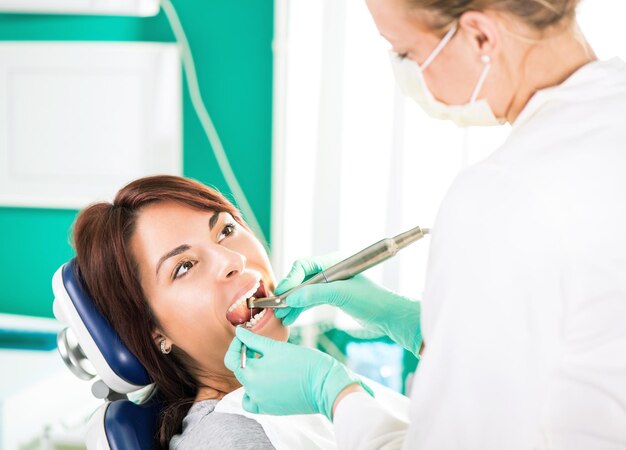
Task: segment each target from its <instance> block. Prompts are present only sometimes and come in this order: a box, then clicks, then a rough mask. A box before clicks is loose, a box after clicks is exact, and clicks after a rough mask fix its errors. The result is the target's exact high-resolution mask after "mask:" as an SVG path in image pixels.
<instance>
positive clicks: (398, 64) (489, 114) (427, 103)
mask: <svg viewBox="0 0 626 450" xmlns="http://www.w3.org/2000/svg"><path fill="white" fill-rule="evenodd" d="M455 32H456V26H454V27H453V28H452V29H451V30H450V31H448V33H446V35H445V36H444V37H443V39H442V40H441V42H439V44H438V45H437V47H435V49H434V50H433V52H432V53H431V54H430V56H428V58H426V60H425V61H424V63H423V64H422V66H421V67H420V66H419V65H418V64H417V63H416V62H415V61H412V60H410V59H408V58H401V57H399V56H398V55H397V54H396V53H394V52H391V54H390V59H391V66H392V67H393V73H394V75H395V78H396V81H397V82H398V85H400V89H401V90H402V92H403V94H404V95H406V96H408V97H411V98H412V99H413V100H415V101H416V102H417V104H418V105H420V106H421V107H422V108H423V109H424V111H426V113H427V114H428V115H429V116H431V117H433V118H435V119H444V120H452V121H453V122H454V123H456V124H457V125H458V126H460V127H468V126H490V125H501V124H502V123H503V122H504V121H503V120H498V119H497V118H496V116H495V115H494V113H493V111H492V110H491V107H490V106H489V103H487V100H485V99H482V100H477V97H478V94H479V93H480V89H481V88H482V86H483V83H484V82H485V79H486V78H487V74H488V73H489V69H490V68H491V60H490V59H489V56H487V55H483V58H482V61H483V62H484V64H485V68H484V69H483V72H482V73H481V75H480V78H479V79H478V83H476V87H475V88H474V92H473V93H472V97H471V98H470V101H469V103H466V104H463V105H447V104H445V103H442V102H440V101H438V100H437V99H435V97H434V96H433V95H432V93H431V92H430V90H429V89H428V86H427V85H426V80H424V76H423V72H424V71H425V70H426V68H427V67H428V66H429V65H430V64H431V63H432V62H433V60H434V59H435V57H436V56H437V55H439V53H440V52H441V50H442V49H443V48H444V47H445V45H446V44H447V43H448V42H449V41H450V39H452V36H454V33H455Z"/></svg>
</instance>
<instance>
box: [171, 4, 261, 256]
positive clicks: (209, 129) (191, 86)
mask: <svg viewBox="0 0 626 450" xmlns="http://www.w3.org/2000/svg"><path fill="white" fill-rule="evenodd" d="M161 8H162V9H163V12H164V13H165V16H166V17H167V20H168V21H169V23H170V26H171V27H172V31H173V32H174V36H175V38H176V43H177V44H178V46H179V48H180V53H181V59H182V62H183V68H184V70H185V75H186V76H185V79H186V81H187V89H188V90H189V96H190V98H191V104H192V105H193V109H194V111H195V112H196V114H197V116H198V119H199V120H200V124H201V125H202V129H203V130H204V132H205V134H206V136H207V138H208V139H209V144H210V145H211V149H212V150H213V154H214V155H215V159H216V160H217V164H218V166H219V168H220V170H221V171H222V174H223V175H224V179H225V180H226V184H227V185H228V187H229V189H230V190H231V192H232V194H233V196H234V198H235V201H236V202H237V205H238V206H239V209H240V210H241V212H242V214H243V216H244V218H245V220H246V223H247V224H248V225H249V226H250V228H251V229H252V231H253V232H254V234H255V235H256V236H257V238H258V239H259V240H260V241H261V243H262V244H263V245H264V246H265V248H266V249H267V250H269V245H268V243H267V239H266V238H265V234H264V233H263V230H262V229H261V226H260V225H259V222H258V221H257V219H256V216H255V214H254V211H253V210H252V208H251V207H250V204H249V203H248V199H247V198H246V196H245V194H244V193H243V189H241V186H240V185H239V182H238V181H237V177H236V176H235V173H234V172H233V169H232V167H231V165H230V163H229V161H228V157H227V156H226V152H225V151H224V147H223V145H222V141H221V140H220V137H219V135H218V134H217V130H216V129H215V125H214V124H213V120H211V116H210V115H209V112H208V111H207V109H206V106H205V104H204V101H203V100H202V94H201V93H200V87H199V86H198V77H197V75H196V67H195V64H194V61H193V54H192V53H191V47H190V46H189V41H188V40H187V36H186V35H185V30H184V29H183V26H182V24H181V23H180V19H179V18H178V14H177V13H176V9H175V8H174V5H173V4H172V2H171V1H170V0H161Z"/></svg>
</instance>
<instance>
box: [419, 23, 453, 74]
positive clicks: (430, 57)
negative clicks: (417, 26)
mask: <svg viewBox="0 0 626 450" xmlns="http://www.w3.org/2000/svg"><path fill="white" fill-rule="evenodd" d="M456 30H457V28H456V24H454V26H453V27H452V28H450V30H449V31H448V32H447V33H446V35H445V36H444V37H443V39H441V41H439V44H437V46H436V47H435V49H434V50H433V51H432V53H431V54H430V55H428V58H426V60H425V61H424V62H423V63H422V65H421V66H420V70H421V71H422V72H423V71H424V70H426V68H427V67H428V66H430V63H432V62H433V60H434V59H435V58H436V57H437V55H438V54H439V53H441V50H443V48H444V47H445V46H446V44H447V43H448V42H450V39H452V37H453V36H454V33H456Z"/></svg>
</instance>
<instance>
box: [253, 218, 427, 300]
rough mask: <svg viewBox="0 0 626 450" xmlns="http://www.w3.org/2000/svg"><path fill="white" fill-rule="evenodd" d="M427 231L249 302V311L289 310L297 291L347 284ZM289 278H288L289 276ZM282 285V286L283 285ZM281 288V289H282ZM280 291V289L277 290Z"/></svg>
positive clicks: (414, 231) (395, 240) (380, 244)
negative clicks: (314, 286) (288, 299)
mask: <svg viewBox="0 0 626 450" xmlns="http://www.w3.org/2000/svg"><path fill="white" fill-rule="evenodd" d="M428 232H429V230H428V229H427V228H423V229H422V228H420V227H415V228H413V229H411V230H409V231H405V232H404V233H401V234H399V235H397V236H395V237H393V238H387V239H383V240H381V241H378V242H377V243H375V244H372V245H370V246H369V247H367V248H365V249H363V250H361V251H360V252H358V253H355V254H354V255H352V256H350V257H349V258H347V259H344V260H343V261H341V262H339V263H337V264H335V265H333V266H331V267H329V268H327V269H322V270H321V271H320V272H318V273H317V274H315V275H314V276H313V277H311V278H310V279H308V280H306V281H305V282H303V283H301V284H299V285H298V286H295V287H293V288H292V289H289V290H287V291H285V292H283V293H282V294H280V295H278V296H275V297H266V298H257V299H255V298H254V297H252V298H249V299H248V307H249V308H250V309H252V308H287V307H288V306H289V305H288V304H287V303H286V301H285V299H286V298H287V297H288V296H289V295H291V294H292V293H294V292H295V291H297V290H299V289H301V288H303V287H305V286H310V285H312V284H318V283H331V282H333V281H339V280H347V279H349V278H352V277H354V276H355V275H358V274H360V273H361V272H364V271H366V270H367V269H369V268H371V267H374V266H375V265H377V264H380V263H381V262H383V261H386V260H387V259H389V258H391V257H392V256H394V255H395V254H396V253H398V251H399V250H402V249H403V248H404V247H407V246H408V245H410V244H412V243H413V242H416V241H418V240H420V239H421V238H423V237H424V235H426V234H428ZM287 278H289V275H288V276H287ZM281 284H282V283H281ZM279 286H280V285H279ZM277 290H278V289H277Z"/></svg>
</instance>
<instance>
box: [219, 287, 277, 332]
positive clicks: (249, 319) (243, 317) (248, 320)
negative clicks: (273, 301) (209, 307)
mask: <svg viewBox="0 0 626 450" xmlns="http://www.w3.org/2000/svg"><path fill="white" fill-rule="evenodd" d="M250 297H256V298H262V297H267V291H266V290H265V285H264V284H263V280H259V282H258V283H257V284H256V285H255V286H254V287H253V288H252V289H251V290H250V291H248V292H246V293H245V294H244V295H242V296H241V297H240V298H238V299H237V300H236V301H235V302H234V303H233V304H232V305H230V307H229V308H228V311H226V319H227V320H228V321H229V322H230V323H232V324H233V325H234V326H237V325H241V324H243V323H245V324H246V326H247V327H253V326H254V325H255V324H256V323H257V321H259V320H260V319H261V318H262V317H263V316H264V315H265V309H263V308H253V309H252V311H250V310H249V309H248V305H247V302H246V300H247V299H249V298H250Z"/></svg>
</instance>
